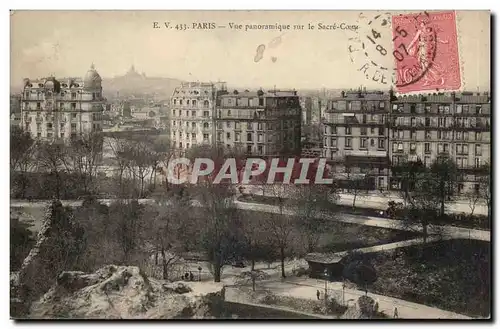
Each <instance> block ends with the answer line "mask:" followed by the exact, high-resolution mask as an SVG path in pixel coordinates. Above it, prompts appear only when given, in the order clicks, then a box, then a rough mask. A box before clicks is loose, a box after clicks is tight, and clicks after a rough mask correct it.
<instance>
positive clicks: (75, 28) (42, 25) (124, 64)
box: [10, 11, 490, 91]
mask: <svg viewBox="0 0 500 329" xmlns="http://www.w3.org/2000/svg"><path fill="white" fill-rule="evenodd" d="M378 14H381V12H370V11H367V12H362V13H361V12H359V11H308V12H301V11H288V12H286V11H239V12H236V11H224V12H220V11H191V12H187V11H16V12H14V14H13V15H11V79H10V81H11V85H20V84H21V81H22V79H23V78H25V77H30V78H37V77H43V76H48V75H55V76H83V75H84V74H85V72H86V71H87V70H88V69H89V67H90V65H91V64H92V63H94V65H95V67H96V69H97V70H98V72H99V73H100V74H101V76H103V77H113V76H119V75H123V74H124V73H125V72H126V71H127V70H128V69H129V68H130V66H131V65H132V64H133V65H135V67H136V69H137V70H138V71H139V72H145V73H146V75H148V76H162V77H170V78H178V79H182V80H191V81H217V80H220V81H226V82H228V83H229V84H231V85H240V86H249V87H263V86H265V87H269V86H277V87H278V88H297V89H316V88H357V87H359V86H364V87H367V88H368V89H376V88H388V86H387V85H383V84H381V83H380V81H373V79H372V77H373V76H377V73H376V72H375V71H372V72H368V73H369V74H370V77H368V78H367V77H366V74H365V72H361V70H360V68H361V67H363V65H364V63H365V62H366V61H367V57H365V56H364V55H363V54H362V53H361V52H359V51H355V52H354V53H350V51H349V46H353V47H354V48H352V47H351V50H352V49H359V48H360V43H359V42H356V40H355V39H356V38H357V39H358V40H359V39H360V38H364V37H365V36H366V35H369V33H371V31H370V28H369V26H368V25H369V22H370V21H373V18H374V17H376V16H377V15H378ZM391 14H396V13H391ZM489 19H490V16H489V12H487V11H483V12H477V11H468V12H465V11H460V12H457V30H458V35H459V40H458V42H459V52H460V58H461V62H462V79H463V82H464V84H463V85H464V87H463V88H464V89H468V90H470V91H476V90H489V84H490V35H489V33H490V32H489V31H490V27H489V24H490V22H489ZM154 22H158V25H159V26H163V25H164V22H170V24H171V25H170V26H173V27H174V28H173V29H166V28H159V29H158V28H156V29H155V28H153V24H154ZM203 22H206V23H214V24H215V25H217V26H221V25H224V26H226V28H217V29H211V30H208V29H207V30H193V29H189V30H176V29H175V26H176V25H177V24H186V25H187V26H188V27H189V28H192V24H193V23H203ZM229 23H235V24H242V25H243V30H237V29H233V28H230V27H229ZM319 23H321V24H323V25H333V24H336V26H337V28H336V29H335V30H332V29H330V30H327V29H319V28H318V27H319ZM342 23H344V25H343V26H347V25H348V26H357V27H358V28H357V30H346V29H341V28H340V25H341V24H342ZM246 24H282V25H288V24H289V25H290V28H291V29H290V30H286V31H281V32H280V31H277V30H249V31H244V28H245V25H246ZM308 24H311V25H312V26H314V27H315V29H314V30H309V29H308ZM294 25H304V29H299V30H296V29H293V26H294ZM179 26H180V25H179ZM370 27H371V26H370ZM377 29H379V31H381V34H382V38H381V39H380V43H381V44H384V45H385V46H386V47H387V48H388V49H390V47H391V33H392V32H391V30H390V29H387V28H386V29H385V30H384V29H383V28H381V27H380V28H377ZM350 39H354V40H350ZM259 45H264V46H265V47H266V48H265V50H264V52H263V55H262V58H261V59H260V60H259V61H258V62H255V55H256V50H257V47H258V46H259ZM369 53H370V60H375V61H380V62H381V63H382V62H383V63H384V65H388V66H391V65H392V66H391V67H393V66H394V65H393V62H394V59H393V58H391V57H390V56H386V57H384V58H379V57H380V56H378V57H377V53H376V51H375V50H374V49H371V50H370V52H369ZM384 61H385V62H384ZM373 70H375V69H374V68H373Z"/></svg>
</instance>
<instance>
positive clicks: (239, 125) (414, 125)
mask: <svg viewBox="0 0 500 329" xmlns="http://www.w3.org/2000/svg"><path fill="white" fill-rule="evenodd" d="M152 79H153V80H155V78H152ZM117 81H118V82H117ZM141 81H143V82H144V81H148V78H147V77H146V75H145V74H144V73H142V74H140V73H138V72H137V71H136V69H135V67H134V66H131V68H130V69H129V70H128V72H127V73H126V74H125V75H124V76H122V77H117V78H115V80H114V83H115V87H116V84H121V85H124V86H126V85H134V84H135V85H136V86H137V88H138V89H139V90H144V89H145V88H147V87H148V85H149V84H150V83H151V82H145V85H142V87H141ZM115 87H113V88H115ZM309 93H311V91H309ZM105 94H106V90H105V89H104V87H103V81H102V78H101V76H100V75H99V73H98V72H97V70H96V68H95V67H94V66H93V65H92V66H91V68H90V69H89V70H88V72H87V73H86V74H85V75H84V77H83V78H56V77H48V78H42V79H30V78H27V79H25V80H24V87H23V90H22V92H21V93H17V94H16V93H14V94H12V95H11V110H10V113H11V125H13V126H20V127H22V128H23V129H24V130H26V131H29V132H30V133H31V135H32V136H33V137H35V138H41V139H54V138H71V137H74V136H76V135H78V134H82V133H93V132H96V133H103V134H104V136H116V135H117V134H118V135H120V134H125V135H126V134H130V133H134V132H135V133H139V132H141V133H146V134H148V133H153V134H159V135H163V136H165V137H166V138H167V140H169V143H171V145H172V146H173V147H174V148H175V149H176V150H178V152H179V153H178V154H182V153H183V152H185V151H186V150H187V149H189V148H190V147H192V146H194V145H200V144H211V145H212V144H218V145H223V146H225V147H228V148H237V149H239V150H241V151H242V152H243V153H245V154H248V155H252V156H260V157H273V156H300V155H301V156H305V157H324V158H326V159H327V160H328V164H329V166H330V172H332V173H333V175H335V176H336V178H337V179H339V180H340V181H342V180H343V179H346V177H347V176H349V177H352V176H357V177H361V178H363V179H364V180H365V181H366V183H367V184H368V186H369V189H371V190H389V189H398V188H400V182H399V181H398V178H397V177H396V175H393V174H392V172H391V167H393V166H397V165H398V164H401V163H404V162H408V161H410V162H415V161H421V162H422V163H423V164H424V165H426V166H429V165H430V164H431V163H432V162H433V161H435V160H436V159H437V158H439V157H441V156H444V155H447V156H450V157H451V158H452V159H453V160H454V161H455V162H456V163H457V166H458V168H460V170H461V171H462V172H463V174H464V175H463V176H462V177H463V179H462V182H460V184H459V185H458V189H459V192H467V191H469V190H471V189H477V188H479V185H478V184H477V182H476V179H477V178H476V176H477V175H476V174H478V172H477V171H478V169H479V168H481V167H482V166H483V165H484V164H488V163H489V162H490V159H491V157H490V154H491V149H490V142H491V117H490V104H491V98H490V95H489V93H487V92H486V93H472V92H462V93H446V94H445V93H431V94H427V95H418V96H396V95H395V94H394V93H393V92H392V91H370V90H366V89H363V88H358V89H351V90H343V91H338V92H337V91H331V90H329V91H326V90H318V91H317V92H316V95H313V96H311V95H310V94H309V95H301V93H300V91H297V90H279V89H278V88H274V89H271V90H269V89H268V90H263V89H262V88H258V89H255V90H252V91H251V90H248V89H245V90H237V89H234V90H231V89H230V88H228V86H227V83H225V82H216V83H213V82H180V81H179V82H178V84H177V86H174V87H173V90H172V91H171V95H170V96H169V97H168V98H161V97H158V96H157V95H159V93H157V92H146V93H144V92H143V93H142V94H134V93H132V92H131V91H130V90H127V91H126V92H120V91H116V92H114V93H113V95H112V96H109V97H105V96H104V95H105ZM108 95H109V93H108Z"/></svg>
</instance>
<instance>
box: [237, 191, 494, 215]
mask: <svg viewBox="0 0 500 329" xmlns="http://www.w3.org/2000/svg"><path fill="white" fill-rule="evenodd" d="M244 190H245V194H255V195H263V190H262V186H261V185H244ZM290 197H293V194H291V195H290ZM339 197H340V198H339V200H337V202H338V203H339V204H341V205H345V206H352V202H353V200H354V196H353V195H352V194H349V193H339ZM389 201H395V202H403V199H402V198H401V197H400V196H399V195H397V193H387V192H384V193H381V192H368V193H360V194H359V195H357V196H356V207H357V208H371V209H379V210H384V211H385V210H387V203H388V202H389ZM445 208H446V212H448V213H457V214H459V213H466V214H468V213H470V212H471V209H470V206H469V201H468V200H465V199H458V200H455V201H454V202H448V203H446V204H445ZM474 214H476V215H487V214H488V207H487V206H486V205H485V204H482V203H479V202H478V203H477V204H476V207H475V209H474Z"/></svg>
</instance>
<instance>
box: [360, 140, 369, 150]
mask: <svg viewBox="0 0 500 329" xmlns="http://www.w3.org/2000/svg"><path fill="white" fill-rule="evenodd" d="M366 144H367V138H361V144H360V146H359V147H360V148H363V149H365V148H366V147H367V145H366Z"/></svg>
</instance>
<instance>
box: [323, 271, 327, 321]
mask: <svg viewBox="0 0 500 329" xmlns="http://www.w3.org/2000/svg"><path fill="white" fill-rule="evenodd" d="M323 273H324V275H325V312H326V310H327V308H326V307H327V305H328V269H327V268H325V270H324V271H323Z"/></svg>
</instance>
